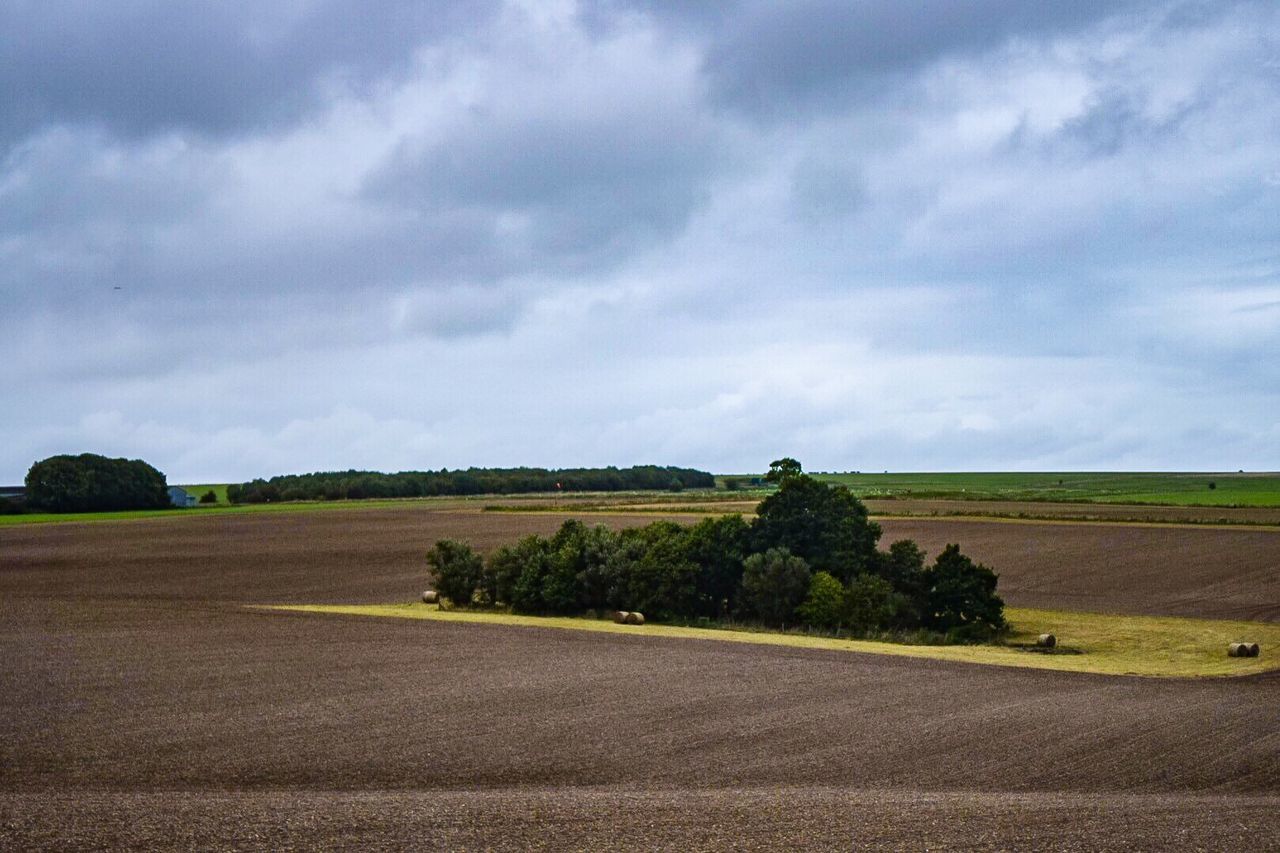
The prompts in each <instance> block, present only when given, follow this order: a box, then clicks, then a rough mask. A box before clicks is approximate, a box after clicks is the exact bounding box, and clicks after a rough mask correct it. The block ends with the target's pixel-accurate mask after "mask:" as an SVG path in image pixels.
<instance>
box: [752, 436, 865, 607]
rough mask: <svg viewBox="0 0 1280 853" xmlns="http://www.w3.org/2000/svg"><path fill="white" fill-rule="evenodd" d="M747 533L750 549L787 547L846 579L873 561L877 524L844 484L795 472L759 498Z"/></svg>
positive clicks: (820, 569) (810, 563)
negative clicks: (763, 497) (823, 480)
mask: <svg viewBox="0 0 1280 853" xmlns="http://www.w3.org/2000/svg"><path fill="white" fill-rule="evenodd" d="M782 461H785V460H782ZM752 534H753V535H752V550H754V551H767V550H769V549H770V548H786V549H787V550H788V551H790V552H791V553H792V554H795V555H796V556H798V557H803V558H804V560H805V561H806V562H807V563H808V564H809V565H810V566H811V567H812V568H813V570H814V571H823V572H828V573H830V574H832V575H834V576H835V577H836V578H838V579H839V580H840V581H841V582H843V583H848V582H849V581H850V580H851V579H853V578H854V577H855V576H857V575H858V574H859V573H861V572H863V571H866V570H867V569H868V568H871V567H872V566H873V565H874V561H875V559H876V542H877V541H878V540H879V539H880V525H878V524H876V523H875V522H872V521H869V520H868V519H867V508H866V507H865V506H863V504H862V501H860V500H858V499H857V498H856V497H854V496H853V494H852V493H850V492H849V490H848V489H846V488H845V487H843V486H828V485H826V484H825V483H821V482H819V481H817V480H815V479H813V478H812V477H810V476H808V475H805V474H797V475H794V476H789V477H787V478H786V479H784V480H783V481H782V487H781V488H779V489H778V491H776V492H774V493H773V494H772V495H770V496H769V497H767V498H765V499H764V501H763V502H762V503H761V504H760V509H759V510H758V512H757V515H756V519H755V521H754V522H752Z"/></svg>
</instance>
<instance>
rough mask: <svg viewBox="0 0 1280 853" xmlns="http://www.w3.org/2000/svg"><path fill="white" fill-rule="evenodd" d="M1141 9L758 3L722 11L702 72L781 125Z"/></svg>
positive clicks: (1020, 1)
mask: <svg viewBox="0 0 1280 853" xmlns="http://www.w3.org/2000/svg"><path fill="white" fill-rule="evenodd" d="M1143 5H1147V6H1157V5H1158V4H1153V3H1147V4H1143V3H1130V2H1121V3H1117V2H1114V0H1082V2H1072V3H1050V4H1044V3H1028V2H1024V0H980V2H968V3H936V2H929V0H906V1H905V2H904V0H870V2H858V3H849V2H840V0H804V2H796V3H781V4H780V3H772V2H766V0H760V2H747V3H742V4H740V6H738V7H737V8H736V9H734V10H733V11H732V12H729V13H726V15H725V18H724V20H723V21H721V22H720V26H721V28H722V29H720V31H719V32H717V33H716V34H715V35H714V36H713V40H712V42H711V44H710V46H709V48H708V52H707V60H706V71H707V74H708V75H709V77H710V79H711V81H712V84H713V86H714V89H715V91H716V92H717V94H718V97H719V98H720V99H721V101H722V102H723V103H725V104H728V105H730V106H732V107H734V108H737V109H741V110H744V111H746V112H748V113H750V114H754V115H759V116H766V117H768V116H773V117H778V118H782V117H788V116H794V115H795V114H796V113H797V112H798V111H799V112H804V111H805V110H806V109H807V108H809V107H814V106H822V107H825V108H827V109H834V108H838V107H840V106H845V105H848V104H850V103H853V102H857V101H860V100H864V99H867V98H870V97H877V96H883V95H885V94H886V93H887V91H888V90H889V88H890V87H891V86H892V84H893V82H894V78H895V77H896V76H899V75H903V74H908V73H911V72H914V71H917V70H919V69H920V68H921V67H922V66H924V65H926V64H928V63H929V62H932V61H934V60H937V59H939V58H940V57H943V56H946V55H950V54H956V53H970V52H975V51H981V50H985V49H989V48H992V47H995V46H997V45H999V44H1000V43H1002V42H1004V41H1005V40H1007V39H1010V38H1013V37H1026V38H1041V37H1044V36H1046V35H1052V34H1058V33H1065V32H1073V31H1076V30H1078V29H1080V28H1082V27H1085V26H1087V25H1089V24H1091V23H1094V22H1096V21H1098V20H1099V19H1102V18H1105V17H1109V16H1114V15H1119V14H1123V13H1125V12H1128V11H1130V10H1131V9H1133V8H1135V7H1141V6H1143Z"/></svg>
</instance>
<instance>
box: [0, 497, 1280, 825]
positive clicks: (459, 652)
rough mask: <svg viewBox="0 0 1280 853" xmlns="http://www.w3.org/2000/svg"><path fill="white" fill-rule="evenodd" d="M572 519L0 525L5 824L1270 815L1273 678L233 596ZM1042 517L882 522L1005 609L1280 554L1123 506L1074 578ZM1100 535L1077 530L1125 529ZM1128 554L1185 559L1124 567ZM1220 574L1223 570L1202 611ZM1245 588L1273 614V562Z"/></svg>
mask: <svg viewBox="0 0 1280 853" xmlns="http://www.w3.org/2000/svg"><path fill="white" fill-rule="evenodd" d="M593 518H594V516H593ZM601 520H606V519H601ZM607 520H608V521H611V522H612V523H618V524H620V523H631V522H634V521H637V520H639V521H642V522H643V521H645V520H647V519H646V518H642V519H635V518H630V519H628V518H624V517H618V518H611V519H607ZM557 524H558V519H556V518H554V517H551V516H541V515H532V516H529V515H519V514H512V515H508V514H477V513H458V512H445V513H434V512H424V511H422V510H418V509H408V510H399V509H397V510H387V511H356V512H339V511H330V512H323V513H321V512H316V513H298V514H276V515H267V514H263V515H257V516H247V515H246V516H223V517H208V518H203V519H191V520H189V521H188V520H171V519H161V520H147V521H137V522H126V523H104V524H69V525H43V526H31V527H14V528H7V529H0V660H3V661H4V666H3V668H0V848H6V849H13V848H18V849H22V848H29V847H30V848H49V849H53V848H62V849H67V848H90V847H101V846H110V847H128V848H135V849H142V848H151V847H155V846H161V847H184V848H187V847H207V848H228V847H251V848H264V847H269V848H282V847H314V846H363V847H371V846H381V847H383V848H394V847H402V846H405V845H407V844H417V845H420V846H426V847H434V848H440V849H444V848H450V849H456V848H459V847H472V848H475V847H491V846H500V847H507V848H517V847H518V848H526V847H536V846H539V845H541V846H543V847H546V848H564V847H599V846H604V845H606V844H608V845H610V846H612V845H615V844H619V843H621V844H624V845H625V846H632V847H634V846H640V847H663V848H668V849H676V848H682V849H688V848H704V849H706V848H723V847H729V846H732V847H738V848H753V847H754V848H757V849H764V848H776V847H778V846H783V845H796V844H801V843H802V844H804V845H806V846H813V847H828V848H834V847H840V848H846V849H847V848H848V847H850V846H853V845H854V844H859V843H860V844H866V845H872V846H882V847H894V846H897V847H910V848H914V849H918V848H920V847H922V846H926V845H934V846H960V847H971V848H976V849H998V848H1006V849H1007V848H1009V847H1017V848H1029V847H1046V848H1054V849H1073V848H1074V849H1100V848H1108V847H1110V848H1115V849H1119V848H1122V847H1123V848H1128V849H1133V848H1134V847H1138V848H1141V847H1147V848H1162V849H1168V848H1169V847H1188V848H1200V849H1204V848H1215V847H1216V848H1224V849H1263V848H1266V847H1268V845H1270V846H1272V847H1275V846H1276V844H1277V842H1276V839H1278V838H1280V808H1278V806H1280V761H1277V760H1276V756H1277V754H1280V717H1277V715H1276V714H1275V708H1276V707H1277V704H1278V703H1280V676H1276V675H1271V676H1261V677H1255V678H1245V679H1231V680H1203V681H1179V680H1159V681H1156V680H1144V679H1132V678H1130V679H1123V678H1108V677H1104V676H1092V675H1078V674H1069V673H1055V672H1042V671H1031V670H1020V669H1004V668H998V667H980V666H970V665H963V664H950V663H943V662H938V661H927V660H914V659H904V658H886V657H877V656H869V655H868V656H864V655H856V654H850V653H833V652H822V651H813V650H800V649H786V648H779V647H768V646H737V645H731V644H720V643H695V642H685V641H680V640H668V639H659V638H651V637H628V636H619V635H602V634H587V633H579V632H557V631H550V630H543V629H537V628H510V627H497V626H484V625H464V624H450V623H437V622H408V621H400V620H374V619H366V618H359V617H333V616H313V615H307V614H285V613H270V612H256V611H249V610H246V609H244V608H243V607H241V606H240V605H241V604H242V603H246V602H272V601H315V602H320V601H335V602H337V601H351V602H364V601H370V602H372V601H393V600H405V599H408V598H411V597H413V596H414V595H415V594H416V592H417V591H418V589H419V587H420V586H421V585H422V577H423V561H422V554H423V553H424V552H425V550H426V548H427V547H428V546H429V545H430V543H431V542H432V541H434V540H435V539H436V538H439V537H441V536H444V535H453V536H459V537H463V538H469V539H471V540H472V541H473V542H475V543H476V544H477V545H480V546H482V547H486V548H488V547H492V546H494V545H497V544H500V543H502V542H506V541H510V539H512V538H513V537H514V536H516V535H520V534H522V533H526V532H531V531H542V532H547V531H550V530H552V529H554V527H555V526H556V525H557ZM911 525H915V527H911ZM983 527H990V528H998V530H997V529H992V530H985V531H984V530H982V529H980V528H983ZM1046 527H1048V528H1051V529H1046V530H1044V531H1042V532H1040V533H1037V532H1036V528H1035V527H1034V526H1031V525H1000V524H987V525H980V524H975V523H966V522H935V521H928V522H924V521H921V522H916V521H910V522H906V523H905V524H904V525H901V526H900V525H899V524H898V522H894V523H893V524H892V525H889V524H886V528H887V530H888V534H889V535H888V536H887V537H886V538H887V539H891V538H900V537H901V536H903V535H916V536H918V537H919V538H920V539H921V541H922V542H924V543H927V544H929V545H930V547H931V548H934V549H936V547H937V545H936V543H938V542H942V541H944V540H946V541H954V540H956V539H957V538H958V539H959V540H960V541H961V542H963V543H964V544H965V548H966V550H967V551H969V552H970V553H972V554H974V556H976V557H979V558H980V559H983V560H984V561H986V562H988V563H990V564H992V565H995V566H996V567H997V568H998V569H1000V570H1001V571H1002V572H1003V573H1004V577H1005V580H1003V581H1002V586H1004V585H1005V584H1006V583H1007V584H1009V587H1008V589H1009V593H1010V595H1009V598H1010V600H1011V601H1012V600H1015V598H1017V597H1018V596H1031V597H1033V598H1034V597H1035V596H1042V597H1046V599H1052V597H1053V596H1054V595H1060V596H1062V595H1065V596H1066V597H1065V598H1062V597H1060V598H1057V599H1052V601H1048V600H1046V601H1040V602H1039V604H1040V606H1064V605H1070V604H1071V603H1072V600H1073V598H1072V597H1073V596H1078V591H1079V590H1082V589H1084V583H1085V582H1082V581H1078V580H1074V578H1075V576H1076V575H1077V574H1084V575H1085V576H1086V579H1087V580H1095V581H1097V582H1099V583H1109V584H1111V586H1110V587H1107V588H1108V589H1111V590H1113V592H1112V596H1113V598H1114V600H1115V601H1116V602H1119V604H1117V607H1116V608H1113V609H1117V608H1119V607H1120V606H1123V607H1130V608H1138V607H1140V606H1143V605H1144V602H1145V600H1146V599H1148V598H1150V599H1151V600H1153V601H1157V602H1163V603H1161V604H1158V605H1155V606H1157V607H1179V606H1180V607H1186V608H1194V607H1198V608H1200V610H1201V611H1202V612H1204V613H1205V614H1206V615H1217V613H1216V611H1217V610H1218V609H1220V608H1222V607H1226V608H1228V609H1232V608H1240V607H1242V606H1244V599H1245V598H1246V597H1247V595H1249V593H1248V592H1247V590H1245V589H1243V588H1238V587H1237V586H1233V585H1232V584H1233V583H1234V581H1233V580H1232V578H1233V577H1234V576H1235V575H1236V574H1237V573H1238V572H1237V568H1236V567H1237V566H1238V565H1240V564H1241V561H1243V562H1246V563H1248V561H1250V560H1252V561H1255V562H1257V563H1258V564H1259V565H1262V564H1264V563H1265V562H1266V560H1265V558H1261V557H1257V556H1256V555H1255V552H1256V551H1257V550H1258V549H1259V548H1260V547H1261V548H1264V549H1265V548H1266V547H1269V548H1270V550H1269V551H1267V553H1268V554H1269V555H1270V558H1271V560H1272V565H1274V557H1275V554H1276V545H1275V544H1274V543H1280V537H1277V536H1276V534H1268V533H1260V534H1253V535H1256V536H1265V537H1269V538H1268V539H1266V540H1265V541H1263V542H1261V543H1260V542H1257V541H1254V540H1253V539H1250V538H1249V536H1248V535H1247V532H1245V531H1216V530H1212V531H1210V530H1191V531H1188V532H1184V531H1182V530H1175V531H1165V530H1152V529H1144V528H1126V529H1123V530H1120V531H1114V532H1124V533H1130V532H1131V533H1132V534H1133V535H1135V536H1138V537H1139V538H1138V539H1136V540H1120V541H1114V540H1111V539H1109V538H1108V539H1105V540H1104V542H1105V545H1106V548H1105V549H1104V556H1103V558H1102V559H1099V558H1097V557H1095V558H1094V562H1093V563H1091V564H1090V563H1084V562H1074V563H1069V564H1068V565H1067V566H1066V567H1062V568H1059V569H1056V570H1051V569H1052V567H1051V565H1050V561H1049V560H1048V557H1047V556H1046V551H1047V550H1048V549H1050V548H1051V547H1052V545H1053V541H1054V537H1062V536H1063V535H1064V528H1063V527H1062V526H1046ZM1074 529H1075V528H1065V530H1066V531H1070V530H1074ZM1080 530H1081V531H1082V532H1081V533H1080V535H1081V536H1084V537H1086V539H1085V540H1080V541H1077V540H1075V539H1072V538H1071V537H1070V536H1067V537H1066V540H1067V544H1066V545H1064V546H1062V547H1063V549H1065V550H1061V551H1059V552H1055V553H1061V554H1064V555H1070V554H1077V555H1078V554H1079V553H1081V549H1083V548H1084V545H1085V543H1086V542H1087V537H1088V536H1093V537H1095V539H1096V537H1097V536H1098V535H1100V534H1105V535H1106V536H1108V537H1109V536H1111V535H1114V532H1113V531H1112V528H1109V527H1104V526H1100V525H1094V526H1087V527H1082V528H1080ZM957 533H959V534H961V535H959V536H957V535H956V534H957ZM1175 534H1176V535H1175ZM1192 534H1194V535H1195V536H1211V537H1212V536H1219V535H1221V536H1227V537H1228V538H1226V539H1215V540H1212V542H1211V545H1212V546H1213V547H1216V548H1225V549H1227V550H1225V551H1219V552H1218V559H1216V560H1214V561H1212V562H1211V563H1209V564H1208V565H1209V566H1211V567H1224V566H1226V567H1227V568H1218V569H1217V570H1216V572H1214V571H1211V570H1210V569H1208V568H1203V569H1202V568H1201V564H1200V563H1199V562H1198V558H1197V557H1196V556H1195V555H1196V554H1198V553H1200V552H1201V550H1203V549H1204V548H1208V547H1210V546H1209V545H1204V546H1202V545H1200V544H1198V543H1197V542H1195V541H1194V540H1193V539H1192V538H1190V537H1191V536H1192ZM1157 535H1159V536H1173V540H1172V542H1170V543H1167V544H1165V545H1159V541H1158V540H1154V539H1152V538H1151V537H1154V536H1157ZM1002 536H1003V537H1005V538H1001V537H1002ZM1143 536H1145V537H1147V538H1142V537H1143ZM1010 537H1015V538H1016V537H1031V539H1030V540H1029V544H1024V545H1021V546H1020V545H1018V544H1017V542H1016V541H1013V540H1012V539H1010ZM1037 537H1039V538H1037ZM1184 537H1186V538H1184ZM1239 537H1243V538H1239ZM1135 545H1137V546H1141V547H1145V548H1154V547H1157V546H1159V547H1163V548H1164V549H1165V550H1164V551H1163V553H1165V554H1167V555H1169V556H1170V557H1171V558H1172V557H1178V558H1179V559H1183V562H1175V563H1174V565H1173V568H1171V569H1168V568H1167V569H1166V570H1164V571H1163V572H1155V571H1154V569H1151V570H1149V569H1147V568H1143V565H1145V564H1142V563H1141V561H1138V563H1139V567H1138V568H1137V569H1136V570H1133V571H1130V562H1129V560H1128V555H1129V554H1131V553H1132V552H1129V551H1128V550H1127V549H1128V548H1130V547H1133V546H1135ZM1020 549H1021V550H1020ZM1092 550H1093V551H1094V552H1097V551H1098V550H1099V549H1098V547H1097V546H1096V545H1095V547H1094V548H1093V549H1092ZM1184 554H1189V555H1190V556H1189V557H1186V558H1185V559H1184V558H1182V557H1179V555H1184ZM1223 554H1226V555H1227V556H1226V557H1225V558H1224V557H1223ZM1251 555H1252V556H1251ZM1122 558H1124V560H1125V562H1123V563H1121V559H1122ZM1002 560H1007V561H1008V563H1009V564H1006V562H1002ZM1037 560H1039V561H1041V562H1039V563H1037V562H1036V561H1037ZM1014 564H1016V566H1015V565H1014ZM1118 564H1123V565H1124V566H1125V571H1124V572H1118V571H1116V570H1115V565H1118ZM1248 564H1249V565H1253V563H1248ZM1036 566H1041V568H1036ZM1249 571H1250V572H1252V571H1254V570H1249ZM1257 571H1258V572H1262V571H1263V570H1262V569H1261V568H1260V569H1258V570H1257ZM1038 574H1039V575H1040V577H1037V575H1038ZM1246 574H1247V573H1246ZM1273 574H1274V572H1273ZM1249 576H1250V577H1252V576H1253V575H1251V574H1250V575H1249ZM1174 581H1176V584H1174V585H1175V586H1176V585H1181V587H1182V589H1183V592H1182V593H1175V594H1170V593H1169V592H1168V591H1167V590H1166V589H1165V587H1168V586H1169V585H1170V584H1171V583H1173V582H1174ZM1197 583H1209V584H1210V585H1211V586H1212V588H1214V589H1217V590H1219V593H1218V594H1215V595H1213V596H1206V595H1201V596H1199V598H1198V599H1197V601H1198V603H1196V602H1195V601H1193V600H1192V598H1194V596H1193V595H1192V589H1193V587H1194V585H1195V584H1197ZM1214 584H1216V585H1217V586H1213V585H1214ZM1063 589H1065V590H1066V592H1065V593H1064V592H1062V590H1063ZM1019 590H1020V591H1019ZM1252 594H1253V596H1254V598H1253V602H1252V604H1250V605H1249V606H1251V607H1252V608H1253V609H1255V610H1257V611H1259V612H1268V613H1271V614H1275V613H1276V612H1278V611H1280V605H1277V600H1278V599H1280V596H1278V595H1277V594H1276V588H1275V586H1274V581H1273V582H1272V585H1271V586H1266V585H1265V584H1264V585H1262V586H1261V587H1259V588H1258V589H1257V591H1255V592H1254V593H1252ZM1017 600H1018V602H1019V603H1030V602H1028V601H1026V600H1025V599H1022V598H1018V599H1017ZM1224 602H1225V603H1224ZM1265 653H1266V652H1264V654H1265ZM619 839H621V842H620V841H619Z"/></svg>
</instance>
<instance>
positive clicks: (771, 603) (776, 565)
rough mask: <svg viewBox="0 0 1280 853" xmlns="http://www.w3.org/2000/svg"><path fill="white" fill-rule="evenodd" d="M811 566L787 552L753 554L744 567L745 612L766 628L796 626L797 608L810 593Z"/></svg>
mask: <svg viewBox="0 0 1280 853" xmlns="http://www.w3.org/2000/svg"><path fill="white" fill-rule="evenodd" d="M809 578H810V572H809V564H808V563H806V562H805V561H804V559H803V558H802V557H797V556H795V555H793V554H791V553H790V552H789V551H787V549H785V548H770V549H769V550H768V551H766V552H764V553H763V554H752V555H751V556H750V557H747V559H746V560H745V561H744V562H743V564H742V600H741V606H742V608H743V609H744V612H746V613H748V614H750V615H753V616H756V617H758V618H759V619H760V621H761V622H764V623H765V624H766V625H786V624H788V623H791V622H794V621H795V619H794V617H795V612H796V608H797V607H799V606H800V604H801V602H803V601H804V598H805V595H807V594H808V592H809Z"/></svg>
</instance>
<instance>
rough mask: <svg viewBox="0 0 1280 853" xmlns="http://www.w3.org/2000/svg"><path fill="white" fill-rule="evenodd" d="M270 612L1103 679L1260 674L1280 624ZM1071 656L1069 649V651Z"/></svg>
mask: <svg viewBox="0 0 1280 853" xmlns="http://www.w3.org/2000/svg"><path fill="white" fill-rule="evenodd" d="M264 607H265V608H266V609H272V610H289V611H295V612H303V613H336V614H344V615H348V616H381V617H394V618H401V619H430V620H440V621H446V622H463V623H467V622H471V623H480V624H487V625H516V626H522V627H528V628H555V629H562V630H577V631H599V632H606V633H626V634H637V633H639V634H643V635H645V636H650V637H665V638H680V639H691V640H718V641H720V642H734V643H757V644H760V645H771V646H789V647H792V648H804V649H826V650H834V651H848V652H861V653H864V654H878V655H899V656H903V657H914V658H932V659H935V660H946V661H960V662H963V663H977V664H988V665H996V666H1016V667H1026V668H1029V669H1052V670H1061V671H1065V672H1091V673H1097V674H1102V675H1138V676H1152V677H1161V678H1179V677H1204V676H1239V675H1257V674H1258V673H1262V672H1267V671H1269V670H1273V669H1280V659H1278V658H1276V657H1275V656H1270V657H1258V658H1250V659H1248V660H1247V661H1242V660H1239V659H1231V658H1228V657H1227V654H1226V649H1227V646H1228V644H1229V643H1231V642H1233V641H1234V640H1237V639H1240V638H1249V639H1250V640H1251V641H1254V640H1260V641H1261V642H1262V644H1263V645H1266V646H1274V645H1275V643H1276V642H1277V641H1280V625H1275V624H1268V623H1259V622H1230V621H1224V620H1212V619H1186V618H1180V617H1156V616H1122V615H1112V614H1103V613H1072V612H1069V611H1063V610H1031V609H1025V608H1010V609H1009V611H1008V618H1009V621H1010V622H1011V623H1012V625H1013V632H1012V634H1011V635H1010V636H1009V638H1008V645H972V646H916V645H905V644H901V643H885V642H876V641H871V640H845V639H836V638H833V637H823V636H812V635H808V634H794V633H792V634H787V633H780V632H779V633H774V632H765V631H760V632H756V631H734V630H724V629H709V628H690V627H684V626H675V625H625V626H620V625H618V624H617V623H616V622H613V621H609V620H604V619H580V618H572V617H551V616H521V615H517V614H512V613H492V612H483V611H474V610H447V611H446V610H440V609H438V608H436V607H430V606H426V605H421V604H359V605H341V604H286V605H265V606H264ZM1046 628H1052V629H1053V633H1054V634H1056V635H1057V636H1059V637H1061V638H1062V645H1061V646H1059V647H1058V649H1057V650H1056V651H1058V653H1056V654H1036V653H1031V652H1029V651H1027V649H1026V647H1034V646H1035V645H1036V642H1037V640H1038V639H1039V637H1040V635H1041V633H1042V632H1044V630H1045V629H1046ZM1071 652H1075V654H1072V653H1071Z"/></svg>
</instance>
